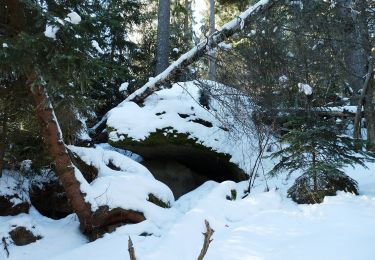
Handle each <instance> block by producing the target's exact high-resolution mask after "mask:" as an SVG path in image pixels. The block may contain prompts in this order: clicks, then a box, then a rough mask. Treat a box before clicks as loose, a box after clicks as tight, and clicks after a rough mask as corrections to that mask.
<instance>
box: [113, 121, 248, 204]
mask: <svg viewBox="0 0 375 260" xmlns="http://www.w3.org/2000/svg"><path fill="white" fill-rule="evenodd" d="M110 130H111V129H109V131H108V132H110ZM123 137H124V138H122V140H121V141H117V142H111V141H110V144H111V145H112V146H114V147H117V148H121V149H125V150H128V151H131V152H133V153H136V154H139V155H140V156H142V158H143V159H144V161H143V162H142V163H143V164H144V165H145V166H146V167H147V168H148V169H149V170H150V171H151V172H152V173H153V174H154V176H155V178H156V179H158V180H160V181H161V182H164V183H165V184H167V185H168V186H169V187H170V188H171V190H172V191H173V193H174V195H175V197H179V196H181V195H183V194H185V193H187V192H189V191H191V190H193V189H195V188H197V187H198V186H200V185H201V184H202V183H204V182H205V181H207V180H214V181H217V182H223V181H226V180H232V181H243V180H246V178H247V176H246V174H245V173H244V171H243V170H241V169H240V168H239V167H238V166H237V165H236V164H234V163H232V162H230V158H231V156H230V155H228V154H223V153H219V152H216V151H213V150H212V149H210V148H208V147H205V146H203V145H202V144H200V143H199V142H197V141H196V140H194V139H192V138H189V135H188V134H183V133H178V132H177V131H175V130H173V129H172V128H165V129H161V130H157V131H156V132H154V133H151V134H150V136H149V137H148V138H146V139H145V140H142V141H135V140H132V139H130V138H128V137H127V136H123Z"/></svg>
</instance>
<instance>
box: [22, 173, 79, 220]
mask: <svg viewBox="0 0 375 260" xmlns="http://www.w3.org/2000/svg"><path fill="white" fill-rule="evenodd" d="M29 194H30V201H31V204H32V205H33V206H34V207H35V208H36V209H37V210H38V211H39V212H40V214H42V215H44V216H46V217H49V218H52V219H61V218H64V217H66V216H67V215H69V214H72V213H73V210H72V208H71V206H70V204H69V201H68V198H67V197H66V194H65V191H64V188H63V187H62V185H61V184H60V182H59V181H58V179H57V178H51V179H47V180H45V181H43V182H39V183H33V184H32V185H31V188H30V191H29Z"/></svg>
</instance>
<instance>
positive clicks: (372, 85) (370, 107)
mask: <svg viewBox="0 0 375 260" xmlns="http://www.w3.org/2000/svg"><path fill="white" fill-rule="evenodd" d="M368 85H369V87H368V90H367V94H366V97H365V102H364V103H365V104H364V110H365V119H366V130H367V149H368V150H370V151H372V152H375V109H374V103H373V101H374V91H375V79H374V72H372V75H371V77H370V81H369V84H368Z"/></svg>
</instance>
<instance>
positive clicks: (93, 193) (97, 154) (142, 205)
mask: <svg viewBox="0 0 375 260" xmlns="http://www.w3.org/2000/svg"><path fill="white" fill-rule="evenodd" d="M69 149H70V150H71V151H73V152H74V153H76V154H77V155H79V156H80V158H81V159H82V160H83V161H84V162H85V163H87V164H89V165H92V166H95V167H96V168H97V169H98V177H97V178H96V179H95V180H94V181H93V182H92V183H90V184H89V183H87V181H86V180H85V179H84V177H83V176H82V173H81V172H79V170H78V169H76V171H75V173H76V177H77V179H78V180H79V181H80V182H81V189H82V190H83V192H85V193H86V197H85V199H86V201H88V202H89V203H90V204H91V208H92V210H94V211H95V210H97V209H98V207H100V206H103V205H108V206H109V208H110V209H114V208H117V207H120V208H123V209H128V210H134V211H139V212H142V213H143V214H144V215H145V217H146V218H157V216H158V215H160V214H162V213H161V211H163V208H160V207H159V206H157V205H155V204H153V203H151V202H149V201H148V199H149V195H150V194H153V195H154V196H156V197H157V198H158V199H160V200H162V201H163V202H165V203H166V204H169V205H171V204H173V202H174V198H173V194H172V191H171V190H170V189H169V188H168V187H167V186H166V185H165V184H163V183H161V182H159V181H157V180H155V178H154V177H153V176H152V174H151V173H150V172H149V171H148V170H147V169H146V168H145V167H144V166H142V165H141V164H139V163H137V162H135V161H133V160H132V159H130V158H128V157H126V156H124V155H122V154H120V153H118V152H115V151H110V150H104V149H102V148H101V147H97V148H82V147H76V146H69ZM108 165H112V167H111V168H110V167H109V166H108ZM113 166H115V167H116V169H113Z"/></svg>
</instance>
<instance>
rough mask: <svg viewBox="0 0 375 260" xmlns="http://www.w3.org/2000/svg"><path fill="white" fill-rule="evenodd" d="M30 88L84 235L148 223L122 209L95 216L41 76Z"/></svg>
mask: <svg viewBox="0 0 375 260" xmlns="http://www.w3.org/2000/svg"><path fill="white" fill-rule="evenodd" d="M27 78H28V81H27V86H28V87H29V88H30V92H31V96H32V98H33V101H34V105H35V112H36V115H37V117H38V120H39V123H40V127H41V130H42V135H43V138H44V142H45V144H46V145H47V147H48V151H49V154H50V156H51V157H52V159H53V161H54V163H55V171H56V174H57V176H58V177H59V180H60V181H61V183H62V186H63V187H64V190H65V192H66V196H67V197H68V200H69V202H70V204H71V206H72V208H73V211H74V212H75V213H76V214H77V216H78V219H79V222H80V229H81V232H82V233H84V234H85V235H87V236H88V237H89V238H90V239H91V240H94V239H96V238H98V237H100V236H101V235H102V234H103V233H105V232H108V231H111V230H112V229H111V228H110V226H118V225H121V224H124V223H139V222H141V221H143V220H145V217H144V215H143V214H142V213H140V212H135V211H132V210H126V209H121V208H115V209H110V208H109V207H108V206H106V205H102V206H100V207H99V208H98V210H96V211H95V212H94V211H92V209H91V205H90V203H88V202H86V201H85V195H84V194H83V193H82V191H81V184H80V182H79V181H78V180H77V177H76V175H75V168H74V166H73V163H72V161H71V158H70V156H69V153H68V151H67V149H66V146H65V143H64V141H63V137H62V133H61V130H60V127H59V123H58V121H57V118H56V116H55V112H54V109H53V107H52V104H51V103H50V101H49V99H48V95H47V92H46V90H45V88H44V86H43V85H41V84H37V83H36V82H37V75H36V74H35V73H31V74H29V75H28V77H27Z"/></svg>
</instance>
